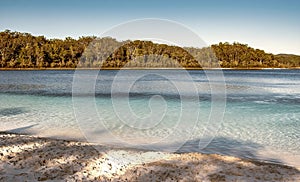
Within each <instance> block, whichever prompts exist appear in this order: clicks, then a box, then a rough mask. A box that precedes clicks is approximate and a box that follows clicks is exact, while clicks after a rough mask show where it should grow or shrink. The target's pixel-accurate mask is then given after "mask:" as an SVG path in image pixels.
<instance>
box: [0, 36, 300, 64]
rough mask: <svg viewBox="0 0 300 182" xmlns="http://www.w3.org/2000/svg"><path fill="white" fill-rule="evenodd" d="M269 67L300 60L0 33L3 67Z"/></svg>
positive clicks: (222, 47) (246, 50) (231, 49)
mask: <svg viewBox="0 0 300 182" xmlns="http://www.w3.org/2000/svg"><path fill="white" fill-rule="evenodd" d="M124 66H126V67H132V68H138V67H151V68H158V67H167V68H176V67H185V68H216V67H223V68H245V69H247V68H264V67H281V68H293V67H300V56H296V55H287V54H280V55H273V54H269V53H265V52H264V51H263V50H259V49H254V48H251V47H249V46H248V45H246V44H240V43H237V42H234V43H233V44H230V43H228V42H225V43H219V44H216V45H212V46H210V47H204V48H193V47H185V48H181V47H178V46H172V45H166V44H157V43H153V42H151V41H141V40H135V41H123V42H120V41H117V40H116V39H113V38H110V37H105V38H100V39H96V37H80V38H79V39H73V38H71V37H67V38H65V39H64V40H60V39H46V38H45V37H44V36H32V35H31V34H29V33H20V32H12V31H10V30H5V31H3V32H0V68H76V67H81V68H100V67H102V68H122V67H124Z"/></svg>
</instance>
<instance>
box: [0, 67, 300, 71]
mask: <svg viewBox="0 0 300 182" xmlns="http://www.w3.org/2000/svg"><path fill="white" fill-rule="evenodd" d="M299 69H300V67H294V68H143V67H140V68H139V67H138V68H0V71H48V70H49V71H51V70H55V71H60V70H61V71H68V70H70V71H76V70H299Z"/></svg>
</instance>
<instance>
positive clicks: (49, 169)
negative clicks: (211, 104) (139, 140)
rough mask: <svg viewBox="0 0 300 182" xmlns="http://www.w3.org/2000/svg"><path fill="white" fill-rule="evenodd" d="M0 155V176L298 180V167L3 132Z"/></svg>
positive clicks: (103, 179) (21, 177)
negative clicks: (114, 146) (115, 146)
mask: <svg viewBox="0 0 300 182" xmlns="http://www.w3.org/2000/svg"><path fill="white" fill-rule="evenodd" d="M96 148H97V149H98V150H96ZM0 154H1V155H0V181H2V180H3V181H18V180H22V181H24V180H29V181H36V180H41V181H42V180H43V181H45V180H67V181H70V180H71V181H73V180H85V181H93V180H94V181H110V180H116V181H153V180H155V181H170V180H171V181H179V180H185V181H253V180H258V181H299V180H300V171H299V169H296V168H293V167H289V166H285V165H279V164H270V163H265V162H259V161H254V160H245V159H239V158H236V157H230V156H222V155H217V154H200V153H185V154H172V153H164V152H155V151H141V150H134V149H121V148H119V149H117V148H111V147H108V146H98V145H93V144H91V143H86V142H77V141H68V140H57V139H49V138H41V137H35V136H30V135H21V134H13V133H5V132H0Z"/></svg>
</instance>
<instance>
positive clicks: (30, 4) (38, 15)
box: [0, 0, 300, 55]
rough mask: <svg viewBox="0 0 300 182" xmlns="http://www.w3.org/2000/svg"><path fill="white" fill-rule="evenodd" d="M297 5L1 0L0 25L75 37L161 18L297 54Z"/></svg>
mask: <svg viewBox="0 0 300 182" xmlns="http://www.w3.org/2000/svg"><path fill="white" fill-rule="evenodd" d="M299 9H300V1H298V0H285V1H283V0H206V1H201V0H190V1H189V0H181V1H179V0H147V1H146V0H110V1H108V0H82V1H80V0H0V31H3V30H5V29H9V30H12V31H20V32H29V33H31V34H33V35H44V36H46V37H47V38H65V37H73V38H78V37H80V36H89V35H95V36H100V35H101V34H102V33H103V32H105V31H107V30H109V29H110V28H111V27H113V26H116V25H118V24H120V23H124V22H128V21H131V20H135V19H143V18H160V19H167V20H172V21H175V22H178V23H180V24H183V25H185V26H187V27H188V28H190V29H191V30H192V31H194V32H195V33H196V34H197V35H198V36H199V37H201V39H202V40H204V41H205V42H206V43H207V44H208V45H211V44H216V43H219V42H226V41H227V42H230V43H232V42H240V43H244V44H248V45H249V46H251V47H254V48H259V49H263V50H265V51H266V52H270V53H274V54H279V53H288V54H298V55H300V23H299V22H300V21H299V20H300V11H299ZM153 31H155V27H153Z"/></svg>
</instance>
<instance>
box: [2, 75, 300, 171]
mask: <svg viewBox="0 0 300 182" xmlns="http://www.w3.org/2000/svg"><path fill="white" fill-rule="evenodd" d="M162 72H163V74H162ZM208 72H210V73H213V72H214V71H208ZM97 73H98V72H97V71H80V74H81V75H84V76H85V77H86V78H91V79H92V77H93V75H95V74H97ZM188 73H189V76H190V77H189V79H187V77H185V72H184V71H178V70H151V71H134V70H128V71H124V72H123V75H122V76H121V77H118V79H116V75H117V74H118V71H100V73H99V76H98V77H97V79H96V83H95V98H94V97H91V95H80V96H78V97H75V99H74V98H72V83H73V77H74V71H0V101H1V105H0V130H2V131H12V132H19V133H30V134H36V135H41V136H47V137H56V138H74V139H80V140H85V137H87V139H89V140H92V141H94V142H99V143H103V144H120V140H121V141H122V142H123V143H124V142H125V143H128V144H130V145H131V147H132V146H133V147H135V146H136V147H138V146H141V145H149V146H151V147H154V148H155V144H156V143H157V142H158V143H159V145H160V146H159V148H160V149H162V150H163V149H167V148H168V147H172V146H174V145H177V144H178V143H181V142H186V144H185V145H184V146H183V147H182V148H180V150H178V152H188V151H200V152H206V153H221V154H226V155H234V156H239V157H246V158H256V159H262V160H269V161H274V162H284V163H288V164H291V165H294V166H297V165H298V164H299V163H300V142H299V141H300V140H299V139H300V70H260V71H254V70H251V71H244V70H224V71H223V73H224V77H225V82H226V110H225V113H224V118H223V121H222V122H218V123H217V125H216V126H214V127H216V128H217V129H218V132H217V133H216V134H215V135H214V139H213V140H212V141H211V143H210V144H209V145H208V146H207V147H206V148H204V149H201V150H199V148H198V145H199V140H200V141H201V139H203V138H205V137H207V136H206V135H205V133H204V131H205V129H206V128H207V126H209V125H213V124H212V123H208V119H209V117H211V116H212V115H216V114H220V113H211V105H212V103H211V99H212V95H211V92H210V91H211V88H212V86H213V87H215V88H217V89H216V90H217V92H216V93H215V94H216V95H219V94H221V95H222V93H221V91H222V89H221V88H222V82H221V81H218V79H216V80H211V82H208V79H207V77H206V75H205V73H204V72H203V71H188ZM141 74H142V75H145V76H143V77H141V78H140V79H138V80H135V79H136V77H137V76H138V75H141ZM164 76H165V77H164ZM166 77H167V78H168V79H166ZM170 79H171V80H172V81H173V83H172V82H170ZM116 80H117V81H116ZM113 82H116V83H118V84H117V86H118V87H115V90H114V91H115V94H116V95H114V96H115V97H114V98H115V100H112V99H111V89H112V87H113V86H114V85H113ZM131 82H134V84H133V85H132V86H131V87H130V93H129V96H128V95H127V93H128V92H127V91H126V89H124V87H126V85H128V84H130V83H131ZM191 86H195V87H194V88H192V87H191ZM178 87H180V89H181V90H180V89H179V90H178ZM218 87H220V89H218ZM83 88H84V87H83ZM195 88H196V93H197V97H195ZM218 91H220V93H218ZM83 92H85V91H83ZM158 95H160V96H161V97H159V96H158ZM127 96H128V97H127ZM153 96H154V97H153ZM162 98H163V99H162ZM127 99H129V103H127ZM197 99H199V102H198V100H197ZM89 101H92V102H94V105H93V106H92V107H94V108H95V111H96V113H95V112H94V110H93V109H94V108H90V105H89V103H88V102H89ZM218 102H219V101H218V100H216V104H218ZM76 103H77V104H76ZM74 106H75V108H74ZM165 106H166V107H165ZM127 109H130V110H127ZM128 112H130V113H131V114H133V115H134V116H136V118H138V119H137V120H132V116H131V115H130V114H129V115H127V114H126V113H128ZM78 114H79V115H78ZM120 115H121V116H120ZM75 116H76V117H75ZM160 116H161V117H160ZM198 116H199V117H198ZM147 117H148V118H149V117H150V118H152V120H151V119H150V120H149V119H145V118H147ZM197 117H198V118H197ZM153 118H154V119H153ZM76 119H77V120H76ZM141 121H144V123H143V122H141ZM158 121H159V122H158ZM139 122H141V123H142V124H141V123H139ZM191 126H192V127H191ZM112 136H113V137H114V138H113V137H112ZM122 142H121V143H122ZM156 148H157V147H156Z"/></svg>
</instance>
